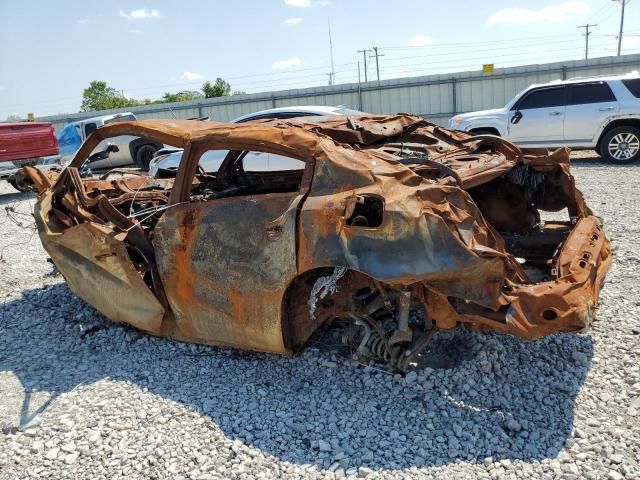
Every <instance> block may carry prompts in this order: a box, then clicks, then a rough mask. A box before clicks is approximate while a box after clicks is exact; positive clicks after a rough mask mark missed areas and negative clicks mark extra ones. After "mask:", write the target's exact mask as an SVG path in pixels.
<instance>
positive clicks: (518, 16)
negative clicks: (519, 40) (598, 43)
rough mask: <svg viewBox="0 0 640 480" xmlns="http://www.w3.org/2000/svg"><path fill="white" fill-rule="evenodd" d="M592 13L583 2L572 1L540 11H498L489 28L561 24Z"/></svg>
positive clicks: (512, 9)
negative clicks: (550, 23)
mask: <svg viewBox="0 0 640 480" xmlns="http://www.w3.org/2000/svg"><path fill="white" fill-rule="evenodd" d="M589 13H591V7H590V6H589V5H588V4H587V3H585V2H581V1H570V2H562V3H557V4H555V5H548V6H546V7H544V8H542V9H540V10H529V9H528V8H522V7H513V8H505V9H503V10H498V11H497V12H495V13H494V14H492V15H491V16H489V18H487V22H486V24H487V26H489V27H491V26H493V25H500V24H522V23H536V22H540V23H545V22H561V21H563V20H567V19H570V18H572V17H578V16H584V15H588V14H589Z"/></svg>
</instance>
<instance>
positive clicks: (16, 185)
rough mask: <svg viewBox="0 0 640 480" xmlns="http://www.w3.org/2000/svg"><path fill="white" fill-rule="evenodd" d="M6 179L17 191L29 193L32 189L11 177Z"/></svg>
mask: <svg viewBox="0 0 640 480" xmlns="http://www.w3.org/2000/svg"><path fill="white" fill-rule="evenodd" d="M7 181H8V182H9V185H11V186H12V187H13V188H15V189H16V190H18V191H19V192H22V193H29V192H31V191H32V190H31V189H30V188H29V187H27V186H25V185H22V184H21V183H18V181H17V180H16V179H15V178H12V179H11V180H7Z"/></svg>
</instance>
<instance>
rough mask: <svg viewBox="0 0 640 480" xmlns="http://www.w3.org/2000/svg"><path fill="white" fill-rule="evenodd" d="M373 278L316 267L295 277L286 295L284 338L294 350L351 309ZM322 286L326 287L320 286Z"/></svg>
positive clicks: (330, 268)
mask: <svg viewBox="0 0 640 480" xmlns="http://www.w3.org/2000/svg"><path fill="white" fill-rule="evenodd" d="M365 285H372V286H373V287H375V282H374V281H373V279H371V278H370V277H368V276H367V275H365V274H363V273H360V272H358V271H356V270H350V269H348V268H344V267H323V268H315V269H313V270H308V271H306V272H304V273H301V274H300V275H298V276H297V277H296V278H294V279H293V280H292V281H291V283H290V284H289V286H288V287H287V291H286V292H285V294H284V297H283V304H282V312H283V313H282V337H283V339H284V345H285V347H286V348H287V349H290V350H291V351H293V352H296V351H299V350H301V349H302V348H303V347H304V345H305V344H306V343H307V340H308V339H309V337H311V335H312V334H313V332H315V331H316V330H317V329H318V328H319V327H320V326H322V325H323V324H324V323H325V322H326V321H327V320H330V319H331V318H332V316H333V315H335V314H338V313H342V312H344V311H350V310H351V308H352V307H351V302H352V296H353V294H354V293H355V291H357V290H358V289H359V288H362V287H363V286H365ZM319 286H323V287H321V288H318V287H319Z"/></svg>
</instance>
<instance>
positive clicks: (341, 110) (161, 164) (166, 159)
mask: <svg viewBox="0 0 640 480" xmlns="http://www.w3.org/2000/svg"><path fill="white" fill-rule="evenodd" d="M332 115H357V116H360V115H365V113H364V112H360V111H358V110H352V109H350V108H346V107H342V106H340V107H325V106H317V105H306V106H301V107H279V108H270V109H268V110H261V111H259V112H255V113H250V114H248V115H243V116H241V117H238V118H236V119H235V120H232V121H231V123H245V122H251V121H254V120H267V119H280V120H285V119H288V118H299V117H323V116H332ZM224 155H225V153H224V152H221V151H211V152H207V155H205V156H203V157H202V158H201V159H200V168H202V169H203V170H204V171H207V172H215V171H216V170H217V169H218V167H219V166H220V164H221V163H222V160H224ZM181 159H182V149H175V148H173V149H163V150H159V151H158V152H157V153H156V156H155V158H154V159H153V160H151V162H150V163H149V175H151V176H153V177H155V176H160V177H172V176H174V175H175V172H176V171H177V170H178V165H180V160H181ZM261 165H262V163H261ZM262 168H271V162H266V163H264V165H263V167H262Z"/></svg>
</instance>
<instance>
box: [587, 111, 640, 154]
mask: <svg viewBox="0 0 640 480" xmlns="http://www.w3.org/2000/svg"><path fill="white" fill-rule="evenodd" d="M618 127H634V128H637V129H640V118H622V119H620V120H614V121H612V122H610V123H608V124H607V126H606V127H604V130H602V133H601V134H600V138H598V143H596V151H597V152H599V151H600V144H601V143H602V139H603V138H604V136H605V135H606V134H607V133H609V132H610V131H611V130H613V129H614V128H618Z"/></svg>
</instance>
